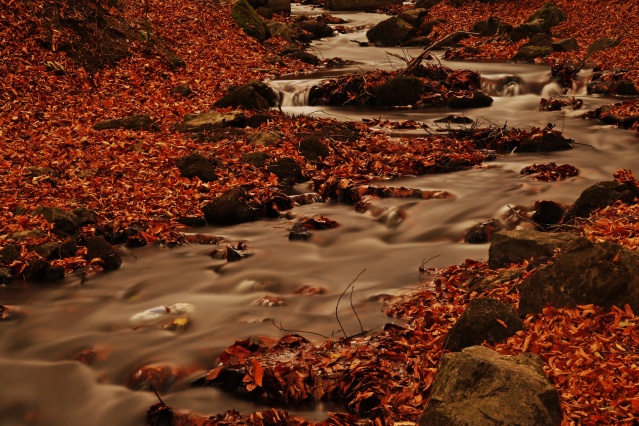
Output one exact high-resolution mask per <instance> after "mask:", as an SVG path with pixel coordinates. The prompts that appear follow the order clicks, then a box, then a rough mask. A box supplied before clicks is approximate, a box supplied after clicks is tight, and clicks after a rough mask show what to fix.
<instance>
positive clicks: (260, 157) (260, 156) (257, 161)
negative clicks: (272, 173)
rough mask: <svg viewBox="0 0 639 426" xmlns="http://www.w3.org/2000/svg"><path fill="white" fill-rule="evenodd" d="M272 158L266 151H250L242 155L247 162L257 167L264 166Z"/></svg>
mask: <svg viewBox="0 0 639 426" xmlns="http://www.w3.org/2000/svg"><path fill="white" fill-rule="evenodd" d="M270 158H271V156H270V155H268V154H267V153H266V152H249V153H248V154H244V157H242V159H243V160H244V162H245V163H248V164H250V165H252V166H255V167H264V166H265V165H266V162H267V161H268V160H269V159H270Z"/></svg>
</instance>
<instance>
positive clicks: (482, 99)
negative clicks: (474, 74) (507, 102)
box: [446, 90, 493, 109]
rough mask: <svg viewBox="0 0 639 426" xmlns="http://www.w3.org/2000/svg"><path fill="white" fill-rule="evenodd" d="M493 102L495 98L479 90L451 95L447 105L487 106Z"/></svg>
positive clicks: (461, 106) (454, 106) (456, 107)
mask: <svg viewBox="0 0 639 426" xmlns="http://www.w3.org/2000/svg"><path fill="white" fill-rule="evenodd" d="M492 103H493V98H491V97H490V96H488V95H486V94H484V93H483V92H481V91H479V90H477V91H468V92H465V93H463V94H460V95H453V96H451V97H450V98H449V99H448V102H447V103H446V106H447V107H448V108H454V109H466V108H485V107H489V106H491V105H492Z"/></svg>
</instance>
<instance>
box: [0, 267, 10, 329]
mask: <svg viewBox="0 0 639 426" xmlns="http://www.w3.org/2000/svg"><path fill="white" fill-rule="evenodd" d="M12 279H13V274H12V273H11V269H9V268H2V267H0V285H7V284H9V283H11V280H12ZM0 307H2V305H0ZM0 317H1V315H0ZM0 319H1V318H0Z"/></svg>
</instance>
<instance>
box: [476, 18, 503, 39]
mask: <svg viewBox="0 0 639 426" xmlns="http://www.w3.org/2000/svg"><path fill="white" fill-rule="evenodd" d="M512 29H513V27H512V25H510V24H507V23H505V22H503V21H502V20H500V19H499V18H494V17H492V16H491V17H490V18H488V19H487V20H485V21H478V22H476V23H475V25H473V32H474V33H479V35H480V36H484V37H486V36H493V35H496V34H504V33H509V32H510V31H512Z"/></svg>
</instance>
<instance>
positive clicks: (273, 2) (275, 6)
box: [266, 0, 291, 13]
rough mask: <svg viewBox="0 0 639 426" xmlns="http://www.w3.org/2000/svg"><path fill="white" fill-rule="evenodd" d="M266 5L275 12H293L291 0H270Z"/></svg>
mask: <svg viewBox="0 0 639 426" xmlns="http://www.w3.org/2000/svg"><path fill="white" fill-rule="evenodd" d="M266 6H268V8H269V9H271V10H273V12H288V13H290V12H291V0H268V1H267V2H266Z"/></svg>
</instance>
